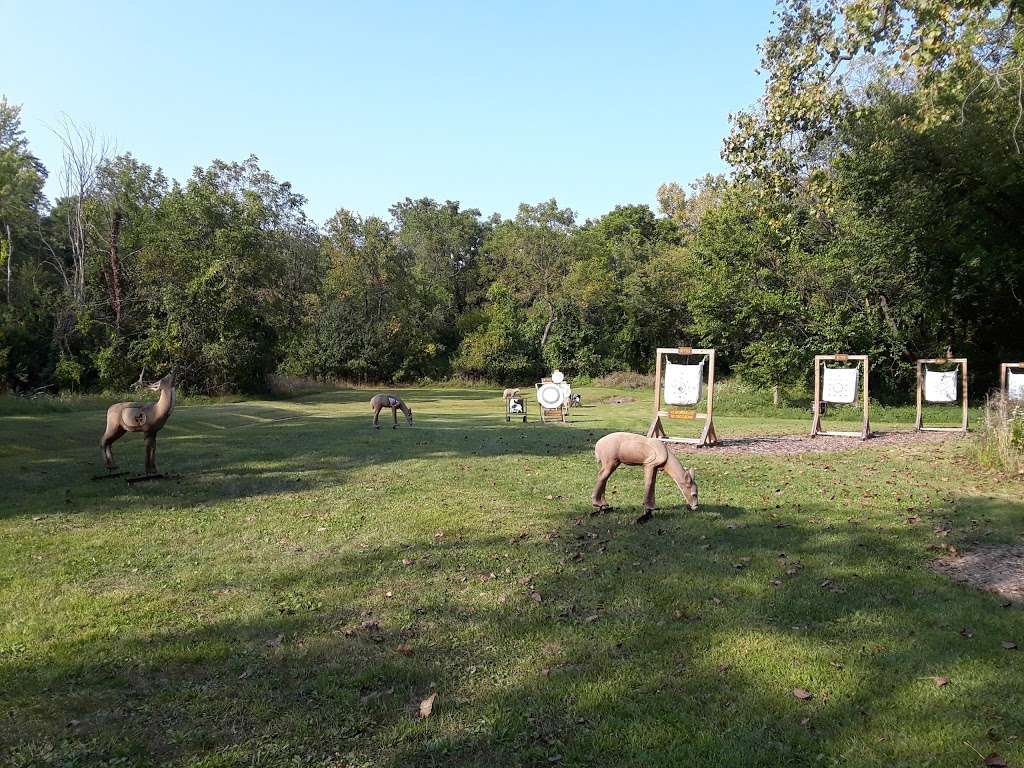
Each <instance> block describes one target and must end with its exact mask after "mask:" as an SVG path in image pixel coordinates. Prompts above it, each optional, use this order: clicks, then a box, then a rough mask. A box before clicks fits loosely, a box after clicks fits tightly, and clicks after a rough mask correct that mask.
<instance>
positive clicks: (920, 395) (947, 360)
mask: <svg viewBox="0 0 1024 768" xmlns="http://www.w3.org/2000/svg"><path fill="white" fill-rule="evenodd" d="M928 363H932V364H934V365H947V364H948V365H957V366H959V368H960V408H961V414H962V415H961V417H960V426H959V427H926V426H924V408H923V404H924V373H923V371H922V366H925V365H927V364H928ZM914 426H915V428H916V429H917V431H918V432H967V358H966V357H936V358H931V359H928V360H918V361H917V419H916V420H915V422H914Z"/></svg>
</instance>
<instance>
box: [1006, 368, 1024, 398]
mask: <svg viewBox="0 0 1024 768" xmlns="http://www.w3.org/2000/svg"><path fill="white" fill-rule="evenodd" d="M1006 396H1007V397H1008V398H1009V399H1010V400H1024V373H1014V372H1013V371H1007V372H1006Z"/></svg>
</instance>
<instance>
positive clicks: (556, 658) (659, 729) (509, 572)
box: [0, 389, 1024, 768]
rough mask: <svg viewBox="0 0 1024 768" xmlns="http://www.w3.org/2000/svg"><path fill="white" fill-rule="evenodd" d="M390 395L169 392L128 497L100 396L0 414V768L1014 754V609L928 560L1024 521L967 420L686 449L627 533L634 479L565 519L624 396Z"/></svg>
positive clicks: (730, 761) (867, 760) (616, 482)
mask: <svg viewBox="0 0 1024 768" xmlns="http://www.w3.org/2000/svg"><path fill="white" fill-rule="evenodd" d="M404 394H405V396H406V397H407V399H408V401H409V402H410V403H411V404H412V405H413V407H414V409H415V413H416V425H415V427H414V428H412V429H407V428H404V426H403V428H400V429H398V430H391V429H383V430H381V431H379V432H375V431H373V430H372V429H370V428H369V423H370V415H369V412H368V406H367V400H368V398H369V393H368V392H365V391H352V390H349V391H340V392H330V393H324V394H321V395H314V396H307V397H304V398H302V399H299V400H291V401H273V402H270V401H267V402H254V401H244V402H234V403H211V404H189V403H188V402H185V403H183V404H182V406H181V407H179V408H178V409H177V410H176V412H175V413H174V415H173V416H172V418H171V420H170V422H169V423H168V426H167V427H166V428H165V430H164V432H163V433H161V436H160V438H159V441H158V450H157V462H158V464H159V466H160V468H161V470H163V471H165V472H168V473H171V475H172V478H171V479H168V480H163V481H158V482H153V483H144V484H140V485H137V486H132V487H129V486H127V485H126V484H125V483H123V482H122V481H121V480H103V481H92V480H90V477H91V476H92V475H93V474H95V473H96V472H99V471H101V468H102V464H101V461H100V451H99V448H98V445H97V443H98V440H99V436H100V433H101V431H102V424H103V412H102V409H101V408H100V406H99V404H98V402H97V403H95V404H93V403H88V402H86V403H79V404H78V406H79V407H78V408H73V407H59V406H50V405H47V404H41V405H39V406H36V405H35V404H28V405H20V404H19V405H17V406H11V407H8V408H7V410H6V411H4V410H3V409H2V408H0V413H6V414H7V415H3V416H0V482H2V486H3V488H2V506H0V764H2V765H11V766H28V765H46V766H77V765H111V766H114V765H148V764H154V765H157V764H158V765H164V764H170V765H177V766H242V765H245V766H250V765H252V766H255V765H288V766H293V765H295V766H301V765H317V766H321V765H323V766H326V765H330V766H422V765H438V766H442V765H443V766H468V765H480V766H505V765H546V766H550V765H559V766H590V765H600V766H609V765H611V766H688V765H703V766H719V765H721V766H834V765H840V766H847V765H848V766H885V767H886V768H893V767H894V766H915V767H916V766H971V765H978V766H980V765H982V764H983V757H984V756H985V755H988V754H990V753H992V752H997V753H999V754H1000V755H1001V756H1002V757H1003V758H1005V760H1006V761H1007V762H1008V763H1009V764H1010V765H1016V766H1022V765H1024V650H1020V651H1018V650H1012V649H1007V648H1005V647H1004V643H1008V642H1011V641H1012V642H1017V643H1019V644H1020V645H1021V646H1022V648H1024V613H1022V608H1021V606H1020V605H1018V604H1015V605H1012V606H1009V607H1004V605H1003V601H1002V600H1001V598H999V597H998V596H995V595H990V594H983V593H979V592H975V591H972V590H970V589H968V588H965V587H963V586H959V585H956V584H953V583H951V582H949V581H947V580H946V579H945V578H944V577H941V576H939V575H936V574H935V573H934V572H933V571H931V570H930V569H929V568H928V562H929V561H930V560H931V559H933V558H934V557H936V556H937V553H938V551H939V550H941V549H942V548H943V547H946V546H947V545H952V546H955V547H957V548H960V549H964V548H970V547H971V546H972V545H974V544H975V543H985V544H997V543H1011V542H1018V543H1019V542H1020V541H1021V537H1022V535H1024V501H1022V499H1024V484H1022V483H1021V482H1019V481H999V480H997V479H996V478H995V477H994V476H991V475H989V474H986V473H985V472H983V471H981V470H978V469H976V468H975V467H974V466H973V465H972V463H971V460H970V452H969V450H968V448H967V445H966V442H965V441H964V440H961V439H957V438H952V439H950V440H947V441H943V442H941V443H927V444H924V443H922V444H914V445H909V446H907V445H902V446H898V447H885V446H884V445H876V446H873V445H871V444H870V443H869V444H867V445H864V446H859V447H858V448H857V449H856V450H849V451H843V452H835V453H807V454H800V455H754V454H737V453H724V452H721V451H718V452H716V451H715V450H707V451H703V452H699V453H688V454H686V455H685V456H684V457H683V463H684V464H686V465H688V466H694V467H696V469H697V476H698V481H699V483H700V498H701V508H700V510H699V511H697V512H695V513H694V512H689V511H688V510H686V509H685V506H684V505H683V503H682V499H681V497H680V495H679V494H678V492H677V491H676V489H675V488H674V486H673V485H672V484H671V483H670V481H669V480H668V479H667V478H662V479H661V480H660V481H659V501H660V503H661V505H662V508H663V509H662V511H661V512H660V513H658V514H656V516H655V519H654V521H653V522H652V523H650V524H649V525H646V526H636V525H633V524H632V521H633V519H634V517H636V515H637V513H638V512H639V504H640V500H641V495H642V492H641V473H640V471H639V470H637V469H635V468H623V469H622V470H620V471H619V472H618V473H616V475H615V476H614V477H613V478H612V482H611V485H610V489H611V495H610V498H611V499H612V500H613V503H616V506H617V507H618V509H616V511H614V512H612V513H609V514H604V515H600V516H597V517H591V516H590V515H589V512H590V507H589V494H590V489H591V486H592V483H593V480H594V476H595V474H596V470H597V465H596V462H595V461H594V458H593V455H592V445H593V443H594V441H595V440H596V439H597V438H598V437H600V436H601V435H603V434H605V433H607V432H609V431H613V430H618V429H622V430H628V431H643V430H644V429H645V428H646V426H647V421H648V418H649V408H650V393H649V392H642V391H630V392H619V393H613V392H611V391H608V390H597V389H587V390H584V402H585V403H586V404H587V406H586V407H584V408H582V409H577V410H574V411H573V419H574V420H573V423H571V424H568V425H541V424H539V423H537V422H536V421H533V420H531V423H529V424H526V425H523V424H521V423H516V422H513V423H511V424H506V423H505V421H504V418H503V417H502V415H501V408H502V404H501V400H500V398H498V397H497V396H496V395H495V394H494V393H493V392H482V391H476V390H455V389H433V390H407V391H405V393H404ZM611 394H620V395H623V396H626V397H630V398H636V400H635V401H634V402H631V403H626V404H621V405H612V404H602V403H601V402H600V401H601V400H603V399H604V398H606V397H607V396H609V395H611ZM722 409H723V413H724V415H722V416H721V417H720V418H718V419H716V424H717V426H718V431H719V435H720V436H721V437H724V438H728V437H730V436H736V435H750V434H783V433H793V434H803V433H805V432H806V431H807V429H808V428H809V425H810V418H809V414H807V412H806V410H804V409H802V408H790V409H782V410H780V411H778V412H777V414H778V415H776V414H772V415H765V414H763V413H754V412H753V410H751V409H746V410H745V409H744V408H741V407H739V406H736V407H735V408H733V409H732V411H731V412H732V413H733V414H734V415H729V414H730V403H729V399H728V397H727V396H723V398H722ZM742 413H747V414H748V415H739V414H742ZM779 416H781V418H780V417H779ZM895 420H899V421H900V422H901V423H902V425H903V426H904V427H905V426H907V424H908V423H909V422H911V421H912V413H910V412H909V411H908V410H907V409H889V410H884V411H880V412H879V415H876V416H875V419H874V423H873V426H874V427H875V428H876V429H884V428H886V427H887V424H886V422H887V421H888V422H893V421H895ZM951 420H952V419H951ZM114 450H115V455H116V456H117V458H118V459H119V461H120V463H121V465H122V467H123V468H127V469H131V470H133V471H141V469H142V463H143V451H142V444H141V440H139V439H138V436H134V435H129V436H127V437H125V438H124V439H122V440H121V441H120V442H119V443H117V444H116V445H115V449H114ZM936 678H948V683H947V684H944V685H939V684H938V683H937V682H936ZM940 682H941V680H940ZM797 688H799V689H804V690H806V691H807V692H808V693H809V694H811V696H812V697H811V698H808V699H806V700H801V699H799V698H797V696H795V695H794V693H793V691H794V689H797ZM433 694H436V699H434V701H433V710H432V712H431V714H430V716H429V717H426V718H421V717H419V708H420V705H421V702H423V701H424V700H425V699H428V697H429V696H431V695H433Z"/></svg>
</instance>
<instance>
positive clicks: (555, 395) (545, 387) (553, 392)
mask: <svg viewBox="0 0 1024 768" xmlns="http://www.w3.org/2000/svg"><path fill="white" fill-rule="evenodd" d="M537 402H538V403H540V404H541V405H542V406H544V407H545V408H561V407H562V403H563V402H565V393H564V392H563V391H562V388H561V387H559V386H558V385H557V384H541V386H540V387H539V388H538V389H537Z"/></svg>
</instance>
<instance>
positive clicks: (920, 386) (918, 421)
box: [914, 360, 924, 429]
mask: <svg viewBox="0 0 1024 768" xmlns="http://www.w3.org/2000/svg"><path fill="white" fill-rule="evenodd" d="M923 390H924V381H923V379H922V378H921V361H920V360H918V361H917V417H916V418H915V419H914V429H921V424H922V410H921V409H922V403H921V395H922V392H923Z"/></svg>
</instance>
